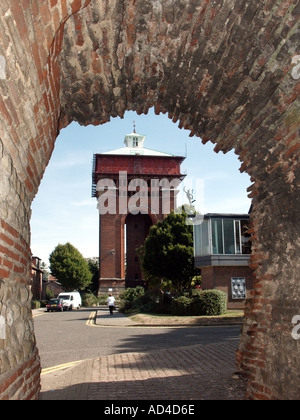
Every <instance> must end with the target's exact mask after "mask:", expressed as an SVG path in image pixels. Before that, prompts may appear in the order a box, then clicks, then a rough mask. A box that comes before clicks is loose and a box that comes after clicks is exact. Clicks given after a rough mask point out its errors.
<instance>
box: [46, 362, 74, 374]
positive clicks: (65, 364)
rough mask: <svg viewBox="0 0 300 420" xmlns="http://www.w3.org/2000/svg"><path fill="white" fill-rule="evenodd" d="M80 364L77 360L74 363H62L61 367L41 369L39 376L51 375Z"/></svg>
mask: <svg viewBox="0 0 300 420" xmlns="http://www.w3.org/2000/svg"><path fill="white" fill-rule="evenodd" d="M81 362H82V360H77V361H76V362H69V363H63V364H62V365H57V366H52V367H49V368H45V369H42V371H41V375H47V374H48V373H53V372H56V371H58V370H62V369H67V368H69V367H72V366H76V365H78V364H79V363H81Z"/></svg>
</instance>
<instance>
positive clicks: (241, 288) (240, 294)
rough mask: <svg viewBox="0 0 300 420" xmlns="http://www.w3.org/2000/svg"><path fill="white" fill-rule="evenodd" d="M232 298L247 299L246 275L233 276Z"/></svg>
mask: <svg viewBox="0 0 300 420" xmlns="http://www.w3.org/2000/svg"><path fill="white" fill-rule="evenodd" d="M231 296H232V299H246V280H245V277H232V278H231Z"/></svg>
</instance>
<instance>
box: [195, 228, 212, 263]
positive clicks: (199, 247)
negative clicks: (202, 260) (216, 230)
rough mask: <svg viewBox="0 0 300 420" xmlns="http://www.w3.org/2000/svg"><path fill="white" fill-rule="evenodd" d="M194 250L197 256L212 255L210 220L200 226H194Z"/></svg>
mask: <svg viewBox="0 0 300 420" xmlns="http://www.w3.org/2000/svg"><path fill="white" fill-rule="evenodd" d="M194 249H195V256H203V255H211V250H210V243H209V223H208V220H204V221H203V223H201V224H200V225H194Z"/></svg>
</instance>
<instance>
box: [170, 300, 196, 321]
mask: <svg viewBox="0 0 300 420" xmlns="http://www.w3.org/2000/svg"><path fill="white" fill-rule="evenodd" d="M192 303H193V300H192V299H191V298H190V297H188V296H179V297H177V298H174V300H173V302H172V306H171V314H172V315H179V316H185V315H186V316H188V315H192V314H191V308H192Z"/></svg>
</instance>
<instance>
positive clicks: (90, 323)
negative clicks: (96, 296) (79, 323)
mask: <svg viewBox="0 0 300 420" xmlns="http://www.w3.org/2000/svg"><path fill="white" fill-rule="evenodd" d="M96 317H97V311H93V312H91V313H90V316H89V319H88V320H87V321H86V323H85V324H86V325H87V326H89V327H95V326H96Z"/></svg>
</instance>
